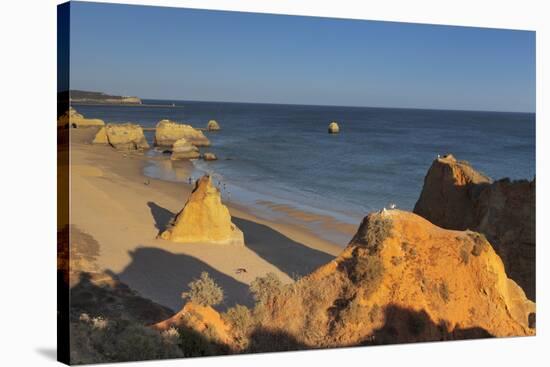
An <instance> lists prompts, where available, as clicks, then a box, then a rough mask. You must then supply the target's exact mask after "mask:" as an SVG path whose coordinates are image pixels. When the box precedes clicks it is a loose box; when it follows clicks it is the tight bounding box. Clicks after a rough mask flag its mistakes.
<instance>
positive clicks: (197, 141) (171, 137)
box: [155, 120, 210, 147]
mask: <svg viewBox="0 0 550 367" xmlns="http://www.w3.org/2000/svg"><path fill="white" fill-rule="evenodd" d="M182 138H184V139H185V140H187V141H188V142H190V143H191V144H193V145H195V146H209V145H210V141H209V140H208V138H207V137H206V136H204V134H203V133H202V131H200V130H197V129H195V128H194V127H193V126H191V125H186V124H179V123H177V122H174V121H170V120H162V121H159V122H158V124H157V126H156V129H155V145H157V146H164V147H171V146H172V144H174V143H175V142H176V141H177V140H179V139H182Z"/></svg>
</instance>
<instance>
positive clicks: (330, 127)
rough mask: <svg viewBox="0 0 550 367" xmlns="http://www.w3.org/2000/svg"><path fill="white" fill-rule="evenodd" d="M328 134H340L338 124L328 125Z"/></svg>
mask: <svg viewBox="0 0 550 367" xmlns="http://www.w3.org/2000/svg"><path fill="white" fill-rule="evenodd" d="M328 132H329V134H338V133H339V132H340V126H338V123H337V122H335V121H333V122H331V123H330V124H329V125H328Z"/></svg>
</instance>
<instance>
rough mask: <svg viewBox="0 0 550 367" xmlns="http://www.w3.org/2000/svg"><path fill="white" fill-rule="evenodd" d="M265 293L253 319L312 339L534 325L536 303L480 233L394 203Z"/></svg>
mask: <svg viewBox="0 0 550 367" xmlns="http://www.w3.org/2000/svg"><path fill="white" fill-rule="evenodd" d="M265 297H266V299H265V300H264V301H263V304H264V305H265V306H264V307H266V309H265V310H264V315H266V316H265V317H264V318H263V319H262V320H261V324H260V325H259V326H258V329H259V330H278V331H279V332H280V333H281V335H285V338H286V339H285V340H289V341H290V340H292V341H293V342H294V343H295V345H302V346H303V345H307V346H309V347H311V348H319V347H324V348H326V347H339V346H350V345H365V344H393V343H405V342H426V341H439V340H457V339H472V338H484V337H489V336H494V337H506V336H519V335H534V334H535V330H534V329H533V328H530V327H529V319H530V318H531V319H533V316H530V315H532V314H533V313H534V312H535V304H534V303H533V302H531V301H529V300H528V299H527V298H526V297H525V294H524V292H523V291H522V289H521V288H520V287H519V286H518V285H517V284H516V283H515V282H514V281H513V280H511V279H509V278H508V277H507V275H506V272H505V270H504V265H503V263H502V261H501V259H500V258H499V256H498V255H497V254H496V253H495V251H494V250H493V248H492V246H491V244H490V243H488V242H487V241H486V240H485V239H484V238H483V236H482V235H480V234H479V233H476V232H471V231H463V232H459V231H451V230H446V229H442V228H440V227H437V226H435V225H433V224H431V223H430V222H428V221H427V220H425V219H424V218H422V217H420V216H418V215H416V214H413V213H410V212H404V211H400V210H391V211H387V212H385V213H372V214H370V215H368V216H367V217H366V218H365V219H364V220H363V222H362V223H361V226H360V227H359V229H358V231H357V234H356V235H355V237H354V238H353V240H352V241H351V242H350V244H349V245H348V246H347V248H346V249H345V250H344V251H343V252H342V253H341V254H340V256H338V257H337V258H336V259H334V260H333V261H331V262H329V263H328V264H326V265H324V266H322V267H320V268H319V269H317V270H316V271H314V272H313V273H311V274H310V275H307V276H305V277H303V278H301V279H300V280H299V281H297V282H296V283H295V284H294V285H293V286H292V289H291V291H285V290H278V289H276V288H275V289H273V290H272V291H270V293H269V294H268V295H266V296H265ZM327 310H330V312H327ZM531 325H533V323H531ZM304 330H308V333H304V332H303V331H304ZM250 335H251V336H250V340H249V342H250V343H253V344H256V345H258V344H260V345H261V343H259V342H260V341H261V340H263V339H262V336H261V334H259V335H256V334H255V333H254V332H252V333H251V334H250ZM265 348H266V350H261V349H260V350H257V351H267V350H268V349H269V348H272V346H268V345H266V346H265Z"/></svg>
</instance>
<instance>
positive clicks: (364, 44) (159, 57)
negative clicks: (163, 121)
mask: <svg viewBox="0 0 550 367" xmlns="http://www.w3.org/2000/svg"><path fill="white" fill-rule="evenodd" d="M99 24H100V25H101V26H98V25H99ZM70 72H71V89H79V90H90V91H99V92H105V93H108V94H116V95H127V96H130V95H131V96H137V97H140V98H141V99H161V100H182V101H184V100H196V101H217V102H232V103H271V104H298V105H325V106H349V107H372V108H415V109H443V110H465V111H495V112H526V113H535V107H536V105H535V85H536V84H535V32H533V31H517V30H504V29H487V28H473V27H457V26H437V25H425V24H412V23H396V22H381V21H368V20H346V19H332V18H318V17H303V16H288V15H273V14H260V13H241V12H226V11H213V10H195V9H185V8H166V7H154V6H134V5H123V4H101V3H83V2H72V3H71V70H70Z"/></svg>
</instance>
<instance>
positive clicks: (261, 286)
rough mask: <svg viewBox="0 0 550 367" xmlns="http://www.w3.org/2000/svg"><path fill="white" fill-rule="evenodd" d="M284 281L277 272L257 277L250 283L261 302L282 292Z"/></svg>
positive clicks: (255, 296) (257, 299) (258, 300)
mask: <svg viewBox="0 0 550 367" xmlns="http://www.w3.org/2000/svg"><path fill="white" fill-rule="evenodd" d="M282 288H283V283H282V282H281V281H280V280H279V277H277V275H276V274H275V273H267V274H266V275H265V276H263V277H257V278H256V279H254V280H253V281H252V283H250V291H251V292H252V294H253V295H254V299H255V300H256V301H257V302H259V303H266V302H267V301H268V300H269V299H270V298H271V297H273V296H277V295H279V294H281V291H282Z"/></svg>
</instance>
